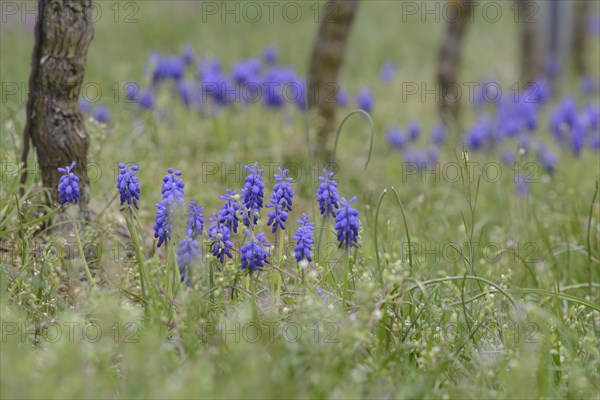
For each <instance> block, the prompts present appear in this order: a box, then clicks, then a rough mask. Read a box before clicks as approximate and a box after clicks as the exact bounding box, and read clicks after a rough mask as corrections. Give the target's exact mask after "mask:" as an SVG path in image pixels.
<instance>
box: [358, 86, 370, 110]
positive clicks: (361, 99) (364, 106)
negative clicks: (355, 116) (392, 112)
mask: <svg viewBox="0 0 600 400" xmlns="http://www.w3.org/2000/svg"><path fill="white" fill-rule="evenodd" d="M356 103H357V104H358V108H360V109H361V110H363V111H366V112H368V113H371V111H372V110H373V103H374V99H373V93H372V92H371V89H369V88H368V87H364V88H362V89H361V91H360V92H359V93H358V95H357V96H356Z"/></svg>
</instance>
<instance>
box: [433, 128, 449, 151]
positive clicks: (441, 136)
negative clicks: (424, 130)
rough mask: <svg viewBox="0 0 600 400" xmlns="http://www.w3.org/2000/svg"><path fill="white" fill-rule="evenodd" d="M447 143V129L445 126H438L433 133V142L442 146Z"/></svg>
mask: <svg viewBox="0 0 600 400" xmlns="http://www.w3.org/2000/svg"><path fill="white" fill-rule="evenodd" d="M445 141H446V129H445V128H444V125H442V124H438V125H436V126H435V127H434V128H433V130H432V131H431V142H432V143H433V144H435V145H438V146H439V145H440V144H442V143H444V142H445Z"/></svg>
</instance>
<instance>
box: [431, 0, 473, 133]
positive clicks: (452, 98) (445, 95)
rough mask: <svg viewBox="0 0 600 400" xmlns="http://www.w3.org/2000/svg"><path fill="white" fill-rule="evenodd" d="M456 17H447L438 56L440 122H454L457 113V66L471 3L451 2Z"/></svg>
mask: <svg viewBox="0 0 600 400" xmlns="http://www.w3.org/2000/svg"><path fill="white" fill-rule="evenodd" d="M450 2H451V3H452V4H454V7H455V8H456V10H457V11H456V15H452V17H448V20H447V23H446V28H445V31H444V36H443V38H442V43H441V45H440V49H439V54H438V68H437V87H438V90H440V103H439V112H440V117H441V119H442V121H444V122H445V123H448V122H449V121H450V120H454V121H457V120H458V117H459V112H460V103H459V97H460V95H459V91H458V90H459V83H458V67H459V64H460V60H461V58H462V48H463V43H464V37H465V32H466V30H467V25H468V24H469V20H470V19H471V15H472V14H473V9H474V8H475V3H476V2H475V1H474V0H451V1H450Z"/></svg>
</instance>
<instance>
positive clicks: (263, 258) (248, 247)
mask: <svg viewBox="0 0 600 400" xmlns="http://www.w3.org/2000/svg"><path fill="white" fill-rule="evenodd" d="M246 235H248V236H249V237H250V241H249V242H247V243H246V244H244V245H243V246H242V248H241V249H240V260H241V262H242V269H245V268H248V269H249V270H250V271H256V270H257V269H259V268H262V267H263V266H264V265H265V264H269V257H270V254H269V244H268V243H267V242H266V239H265V234H264V233H262V232H261V233H259V234H258V235H256V236H255V237H253V236H252V234H251V233H250V231H249V230H246Z"/></svg>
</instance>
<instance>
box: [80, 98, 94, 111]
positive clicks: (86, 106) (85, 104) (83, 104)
mask: <svg viewBox="0 0 600 400" xmlns="http://www.w3.org/2000/svg"><path fill="white" fill-rule="evenodd" d="M78 104H79V111H80V112H81V113H82V114H87V113H89V112H90V111H91V110H92V103H90V102H89V101H87V100H86V99H83V98H82V99H79V103H78Z"/></svg>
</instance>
